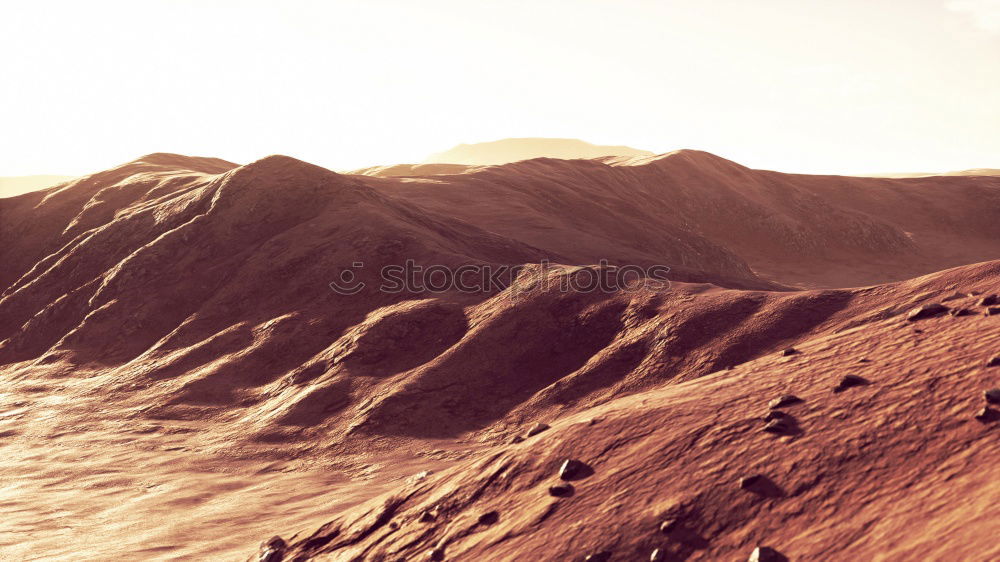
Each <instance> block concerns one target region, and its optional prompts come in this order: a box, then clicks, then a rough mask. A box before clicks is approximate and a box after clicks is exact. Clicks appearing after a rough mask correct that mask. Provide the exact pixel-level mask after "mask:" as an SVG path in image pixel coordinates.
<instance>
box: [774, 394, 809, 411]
mask: <svg viewBox="0 0 1000 562" xmlns="http://www.w3.org/2000/svg"><path fill="white" fill-rule="evenodd" d="M799 402H802V399H801V398H799V397H798V396H795V395H794V394H782V395H781V396H779V397H777V398H775V399H774V400H771V401H770V402H768V403H767V407H768V408H771V409H772V410H776V409H778V408H784V407H785V406H791V405H792V404H798V403H799Z"/></svg>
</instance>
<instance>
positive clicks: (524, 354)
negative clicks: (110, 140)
mask: <svg viewBox="0 0 1000 562" xmlns="http://www.w3.org/2000/svg"><path fill="white" fill-rule="evenodd" d="M419 170H420V169H419V168H414V169H413V170H412V171H415V172H416V171H419ZM451 172H458V173H451ZM997 211H1000V178H990V177H943V178H941V177H939V178H918V179H874V178H847V177H821V176H796V175H786V174H779V173H776V172H766V171H756V170H750V169H747V168H744V167H742V166H740V165H738V164H735V163H733V162H730V161H727V160H724V159H722V158H719V157H716V156H713V155H710V154H706V153H701V152H694V151H680V152H676V153H671V154H667V155H662V156H659V157H652V158H644V159H626V158H604V159H599V160H555V159H547V158H542V159H534V160H526V161H521V162H516V163H513V164H507V165H503V166H488V167H478V168H462V169H460V170H435V171H434V173H433V174H431V173H430V172H428V175H416V176H414V175H406V176H395V175H393V174H391V173H377V172H376V173H374V175H362V174H337V173H334V172H331V171H329V170H325V169H323V168H320V167H317V166H313V165H311V164H307V163H305V162H301V161H299V160H295V159H293V158H289V157H285V156H271V157H268V158H264V159H262V160H259V161H257V162H254V163H251V164H247V165H244V166H239V165H236V164H232V163H229V162H225V161H222V160H217V159H210V158H191V157H184V156H178V155H169V154H153V155H149V156H146V157H143V158H141V159H139V160H136V161H133V162H129V163H127V164H124V165H122V166H119V167H117V168H114V169H112V170H108V171H105V172H100V173H97V174H93V175H90V176H85V177H82V178H79V179H77V180H74V181H72V182H69V183H67V184H65V185H61V186H57V187H54V188H50V189H48V190H44V191H41V192H36V193H29V194H25V195H21V196H18V197H14V198H9V199H0V263H2V264H3V267H2V268H0V376H2V377H3V380H4V382H5V385H6V386H5V391H4V393H3V394H2V395H0V449H2V450H3V452H4V454H5V455H6V457H7V458H8V459H9V460H8V462H7V464H6V465H4V466H2V467H0V474H2V475H3V477H4V479H5V480H10V481H17V482H20V484H19V485H18V487H17V489H14V488H11V489H10V490H8V491H7V492H4V493H2V494H0V510H4V511H0V513H2V514H3V515H4V517H5V518H6V519H7V520H8V521H10V525H11V528H13V529H14V531H13V532H11V533H9V534H0V553H3V554H4V555H7V556H9V557H13V558H14V559H32V558H57V559H58V558H74V557H75V558H92V559H113V558H123V557H124V558H136V557H139V558H158V557H162V558H170V557H175V558H176V557H181V558H183V557H187V558H193V559H232V558H242V557H245V556H246V555H248V554H249V553H250V552H251V551H252V550H253V547H254V543H256V542H258V541H259V540H260V539H261V538H266V537H262V535H265V534H267V535H269V534H271V533H280V534H282V535H283V536H285V537H286V538H290V536H291V534H294V533H296V532H299V533H300V535H299V537H298V538H297V539H295V540H294V541H292V544H291V546H290V549H289V550H288V554H289V557H291V558H294V557H308V556H314V555H316V556H327V557H330V558H332V559H371V560H396V559H412V558H413V557H414V556H424V555H426V554H427V553H428V552H430V551H431V550H432V549H434V548H435V547H441V548H443V550H442V551H441V552H440V553H436V554H434V556H439V555H440V554H443V555H444V556H446V557H447V559H459V560H461V559H468V560H483V559H489V560H506V559H514V558H530V559H546V560H547V559H567V558H569V559H572V558H573V557H576V556H580V557H581V558H582V556H585V555H587V554H588V553H589V554H598V553H599V551H602V550H607V551H608V552H609V553H610V554H611V556H612V559H614V560H619V559H620V560H631V559H635V558H634V557H635V556H639V555H641V556H643V557H647V558H648V556H649V554H650V552H651V549H652V548H660V549H661V552H663V553H665V554H664V556H668V557H667V558H664V559H670V558H669V556H672V557H674V558H677V559H685V558H687V559H704V560H714V559H719V558H723V559H728V558H733V557H737V558H738V557H745V556H746V555H748V549H749V548H750V547H752V546H753V545H755V544H756V543H768V544H772V546H775V548H778V549H779V550H781V551H782V552H786V553H788V554H789V555H792V556H794V558H795V559H804V560H808V559H821V558H823V556H822V554H823V553H824V552H826V553H829V552H836V553H838V556H839V555H840V554H841V553H842V554H844V555H845V556H847V555H850V556H853V557H860V558H872V557H874V556H875V555H876V554H879V555H884V556H885V558H886V559H893V560H907V559H912V557H911V558H907V557H908V556H912V555H913V554H914V553H915V552H917V551H926V552H931V553H934V556H931V559H939V558H935V556H937V553H942V552H945V551H946V550H948V549H951V550H954V551H955V552H959V553H962V554H968V555H972V558H973V559H976V558H977V557H981V556H980V555H982V556H985V557H986V558H987V559H988V558H989V557H990V556H991V555H995V554H996V550H995V547H993V546H991V545H990V544H988V543H986V542H984V541H982V540H977V538H976V537H990V536H991V531H992V530H993V528H992V527H991V522H994V521H996V520H997V518H996V513H994V512H993V511H991V510H993V508H992V507H990V506H992V505H995V504H996V499H997V493H996V492H997V490H996V489H994V488H993V487H991V484H989V483H990V482H996V481H997V478H996V476H997V475H996V474H993V473H992V472H990V470H989V469H987V468H984V467H988V466H990V465H995V464H996V462H995V461H996V458H995V457H991V456H990V455H992V454H993V452H992V451H991V450H990V449H988V448H986V447H984V446H983V444H984V443H985V442H986V441H987V440H988V439H995V435H993V434H992V433H990V432H991V431H993V430H994V428H995V427H996V426H995V424H992V425H991V424H990V423H979V422H977V421H975V420H974V419H973V418H972V415H973V414H974V413H975V410H976V408H977V407H981V406H982V404H981V402H982V390H983V389H984V388H986V387H988V386H990V385H993V386H997V384H996V382H995V380H994V381H992V382H991V377H992V378H994V379H995V376H996V374H995V373H993V371H991V370H988V369H987V368H986V367H985V362H986V360H987V359H988V358H989V357H988V355H990V354H991V353H993V354H996V353H998V352H1000V350H993V349H991V347H990V346H995V345H996V342H997V341H998V339H1000V338H997V337H996V336H997V325H996V322H995V318H997V316H996V315H994V316H984V315H983V312H984V311H988V307H985V306H979V305H977V304H976V301H977V300H978V299H979V298H980V296H970V295H972V294H973V293H983V294H987V293H992V292H997V290H996V286H997V280H998V267H1000V265H998V263H1000V262H987V263H982V264H980V265H965V266H963V267H959V268H958V269H952V270H949V271H945V272H941V273H935V274H932V275H929V276H927V277H921V278H919V279H913V280H910V281H902V282H896V283H889V284H881V285H874V286H869V287H862V288H854V289H849V288H843V287H852V286H861V285H866V284H870V283H876V282H878V283H885V282H889V281H895V280H898V279H903V278H908V277H913V276H915V275H918V274H925V273H931V272H934V271H938V270H941V269H944V268H946V267H949V266H954V265H961V264H969V263H973V262H982V261H985V260H988V259H995V258H997V257H998V256H1000V226H998V225H997V224H996V222H995V221H994V220H993V217H995V216H996V214H997ZM407 260H412V261H413V262H414V263H415V264H417V265H423V266H429V265H442V266H446V267H447V268H449V269H451V270H454V269H455V268H457V267H459V266H470V265H472V266H479V267H485V266H488V267H491V268H494V269H498V268H501V267H505V266H511V267H516V268H518V269H517V280H516V283H515V284H514V286H512V287H507V288H504V287H503V286H500V287H492V288H490V289H489V290H487V291H479V292H459V291H455V290H447V291H443V292H431V291H421V290H416V291H412V292H406V291H404V292H386V291H382V290H380V287H379V285H380V283H381V279H380V274H379V272H380V270H381V268H383V267H385V266H392V265H402V264H404V263H406V261H407ZM546 260H548V261H549V262H551V265H549V266H543V265H541V264H542V263H543V262H545V261H546ZM601 260H607V261H608V262H609V263H610V264H611V265H610V266H598V265H596V264H597V263H598V262H600V261H601ZM359 263H360V264H363V265H358V264H359ZM627 264H635V265H640V266H651V265H657V264H662V265H667V266H669V267H670V268H671V273H670V279H671V281H673V284H672V286H671V287H669V288H663V287H660V288H648V287H647V288H644V289H638V290H617V291H610V292H604V291H587V292H581V291H564V290H561V289H560V286H559V283H560V282H561V281H565V280H567V279H581V278H587V277H589V278H597V277H600V278H608V277H611V276H613V275H614V274H615V270H614V268H613V266H614V265H627ZM345 271H352V272H354V273H355V276H356V280H357V281H363V282H364V283H365V286H364V287H363V288H361V289H360V290H359V291H358V292H356V293H353V294H342V293H337V292H335V291H333V290H332V289H331V287H330V283H331V282H333V281H336V280H338V279H342V275H343V274H344V272H345ZM795 287H806V288H807V289H805V290H803V289H794V288H795ZM793 289H794V290H793ZM945 299H950V300H947V302H946V304H947V305H948V306H949V307H951V308H953V309H957V308H967V309H968V310H969V311H971V313H972V314H970V315H968V316H956V317H951V316H942V317H939V318H933V319H930V320H923V321H920V322H918V323H911V322H908V321H906V320H905V319H904V316H905V313H906V312H907V311H908V310H910V309H912V308H913V307H916V306H918V305H921V304H925V303H930V302H935V301H936V302H943V301H945ZM915 328H917V329H919V330H921V331H919V332H918V331H915ZM792 345H794V346H795V347H796V348H799V349H800V350H801V351H803V353H801V354H793V355H789V356H781V355H780V352H781V350H783V349H785V348H787V347H789V346H792ZM861 357H866V358H867V359H869V360H870V361H869V362H867V363H858V360H859V359H860V358H861ZM845 374H858V375H860V376H863V377H865V378H867V379H869V380H870V382H871V384H869V385H866V386H863V387H858V388H852V389H850V390H849V391H845V392H843V393H832V391H831V390H830V388H831V387H832V386H833V385H834V384H836V381H837V379H838V378H839V377H841V376H843V375H845ZM786 391H787V392H793V393H795V394H797V395H800V396H801V397H802V398H805V399H806V401H805V403H804V404H803V405H800V406H796V408H798V410H797V412H798V413H794V415H795V418H796V420H795V423H794V425H793V426H792V428H793V429H794V431H792V432H791V434H790V435H788V436H785V437H775V436H773V435H771V434H765V433H761V432H760V429H761V427H762V426H763V425H762V424H763V423H764V422H762V421H761V420H759V419H758V418H759V417H760V416H762V415H763V414H764V413H765V412H766V409H767V408H766V404H767V401H768V400H770V399H771V398H773V397H774V396H775V395H776V394H780V393H781V392H786ZM789 413H793V412H792V411H791V410H789ZM591 418H593V419H595V420H600V421H597V422H595V423H593V424H591V423H589V422H588V423H582V424H581V423H579V422H581V421H583V420H589V419H591ZM540 421H541V422H546V423H549V424H551V425H552V426H553V427H552V429H550V430H548V431H547V432H544V433H542V434H540V435H538V436H535V437H532V438H531V439H528V440H527V441H525V442H523V443H519V444H516V445H511V444H510V441H511V440H512V439H514V438H515V437H516V436H518V435H521V434H523V433H524V431H525V428H527V427H529V426H530V425H531V424H533V423H536V422H540ZM991 436H992V437H991ZM918 449H919V450H920V451H921V452H922V453H924V454H923V456H921V455H918V454H917V452H918ZM564 456H568V457H574V458H578V459H579V460H582V461H584V462H585V463H587V464H588V465H590V469H592V470H593V471H594V472H593V474H592V475H590V476H588V477H586V478H584V479H582V480H580V481H579V482H578V484H574V485H575V486H576V487H577V490H576V492H575V494H574V495H572V496H571V497H568V498H563V499H558V500H557V499H553V498H552V497H550V496H548V495H547V492H546V489H547V487H548V485H549V484H550V483H551V480H552V474H553V470H555V468H558V467H554V463H555V464H557V463H558V461H559V460H560V459H561V458H562V457H564ZM458 459H464V460H462V461H461V462H459V463H458V464H455V462H456V460H458ZM449 466H450V467H451V468H448V467H449ZM422 470H434V471H440V470H445V471H444V472H441V473H439V474H434V475H431V476H430V477H423V478H421V479H419V480H418V481H414V482H411V483H410V484H407V483H406V482H404V480H405V479H406V478H408V477H409V476H411V475H412V474H414V473H417V472H420V471H422ZM749 472H759V473H762V474H765V475H767V476H768V477H769V478H771V479H772V480H774V481H775V485H776V486H777V487H780V488H781V489H782V490H783V493H784V497H783V498H781V499H778V498H772V499H763V500H762V499H759V498H755V497H754V496H752V495H747V494H745V493H743V492H742V491H740V490H739V488H738V487H734V482H735V481H736V480H737V479H738V478H740V477H741V476H744V475H747V473H749ZM973 487H976V488H977V491H976V493H972V491H971V490H972V488H973ZM382 492H388V493H389V494H390V496H387V497H391V498H395V499H391V500H385V498H383V499H376V500H373V501H375V503H374V504H371V503H365V502H366V501H369V500H371V498H373V497H375V496H378V495H379V494H380V493H382ZM400 494H402V495H400ZM949 494H950V495H951V496H949ZM947 497H960V498H963V502H961V503H956V504H954V505H952V504H948V503H946V502H944V498H947ZM386 501H387V503H385V502H386ZM866 502H867V503H866ZM383 504H384V505H387V506H389V507H388V508H386V510H385V511H384V512H383V511H381V510H382V508H381V507H376V506H380V505H383ZM54 505H58V506H60V508H59V509H54V508H52V509H50V508H44V509H42V508H41V507H40V506H54ZM123 506H125V507H123ZM424 511H430V512H435V513H436V515H434V516H433V517H431V516H426V517H425V516H423V512H424ZM490 511H496V512H497V514H498V515H497V520H496V521H494V522H492V523H490V522H489V521H492V518H491V516H487V517H486V519H485V520H484V521H485V522H484V523H476V524H472V523H470V522H474V520H478V519H476V518H478V517H479V516H480V515H482V514H483V513H481V512H484V513H485V512H490ZM920 513H929V514H930V515H926V516H923V517H924V518H923V519H920V517H921V516H920V515H919V514H920ZM873 514H880V515H881V516H882V517H883V522H882V523H879V522H877V521H874V519H872V518H873V517H874V515H873ZM962 514H965V518H964V519H963V518H961V516H962ZM161 517H162V518H164V523H163V524H162V525H160V524H150V520H155V519H158V518H161ZM366 518H368V519H370V522H366V521H368V519H366ZM421 518H423V519H428V518H431V519H432V521H430V522H428V521H423V522H421V521H419V519H421ZM470 518H471V519H470ZM330 519H334V520H335V522H334V523H332V524H330V525H329V526H326V527H324V529H322V530H320V531H316V532H315V533H313V531H312V530H313V529H315V528H317V527H319V526H320V525H321V524H322V523H324V522H325V521H328V520H330ZM665 519H672V520H676V521H677V523H676V525H679V527H677V529H680V530H679V531H677V533H679V534H677V535H676V536H675V534H674V533H673V531H671V532H670V533H668V534H667V535H657V534H656V533H655V532H654V531H655V527H656V525H657V524H659V522H662V521H661V520H665ZM921 521H922V523H921ZM920 524H923V525H925V527H924V528H923V529H922V530H921V531H920V532H919V533H917V534H916V536H910V535H907V533H906V531H907V530H908V529H912V528H918V527H919V525H920ZM650 526H652V527H650ZM651 528H652V529H653V531H650V529H651ZM33 529H39V532H36V533H31V532H29V531H31V530H33ZM942 535H948V536H952V537H955V539H954V540H952V539H949V540H948V541H947V542H946V543H941V544H938V543H933V544H932V543H930V542H928V541H929V540H930V539H931V538H933V537H940V536H942ZM303 537H311V538H303ZM678 537H679V538H678ZM921 549H922V550H921ZM963 549H964V550H963ZM817 557H818V558H817Z"/></svg>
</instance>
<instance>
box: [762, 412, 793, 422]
mask: <svg viewBox="0 0 1000 562" xmlns="http://www.w3.org/2000/svg"><path fill="white" fill-rule="evenodd" d="M786 418H788V414H786V413H785V412H782V411H781V410H771V411H769V412H768V413H767V415H765V416H764V421H766V422H769V421H774V420H783V419H786Z"/></svg>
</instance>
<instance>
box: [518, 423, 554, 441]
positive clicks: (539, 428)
mask: <svg viewBox="0 0 1000 562" xmlns="http://www.w3.org/2000/svg"><path fill="white" fill-rule="evenodd" d="M548 428H549V426H548V424H544V423H541V422H538V423H536V424H535V425H533V426H531V427H530V428H529V429H528V433H525V434H524V436H525V438H527V437H534V436H536V435H538V434H539V433H541V432H543V431H545V430H546V429H548Z"/></svg>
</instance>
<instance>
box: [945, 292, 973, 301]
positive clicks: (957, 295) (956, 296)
mask: <svg viewBox="0 0 1000 562" xmlns="http://www.w3.org/2000/svg"><path fill="white" fill-rule="evenodd" d="M966 296H967V295H964V294H962V293H959V292H957V291H956V292H954V293H952V294H950V295H948V296H947V297H945V298H943V299H941V302H948V301H954V300H958V299H964V298H965V297H966Z"/></svg>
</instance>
